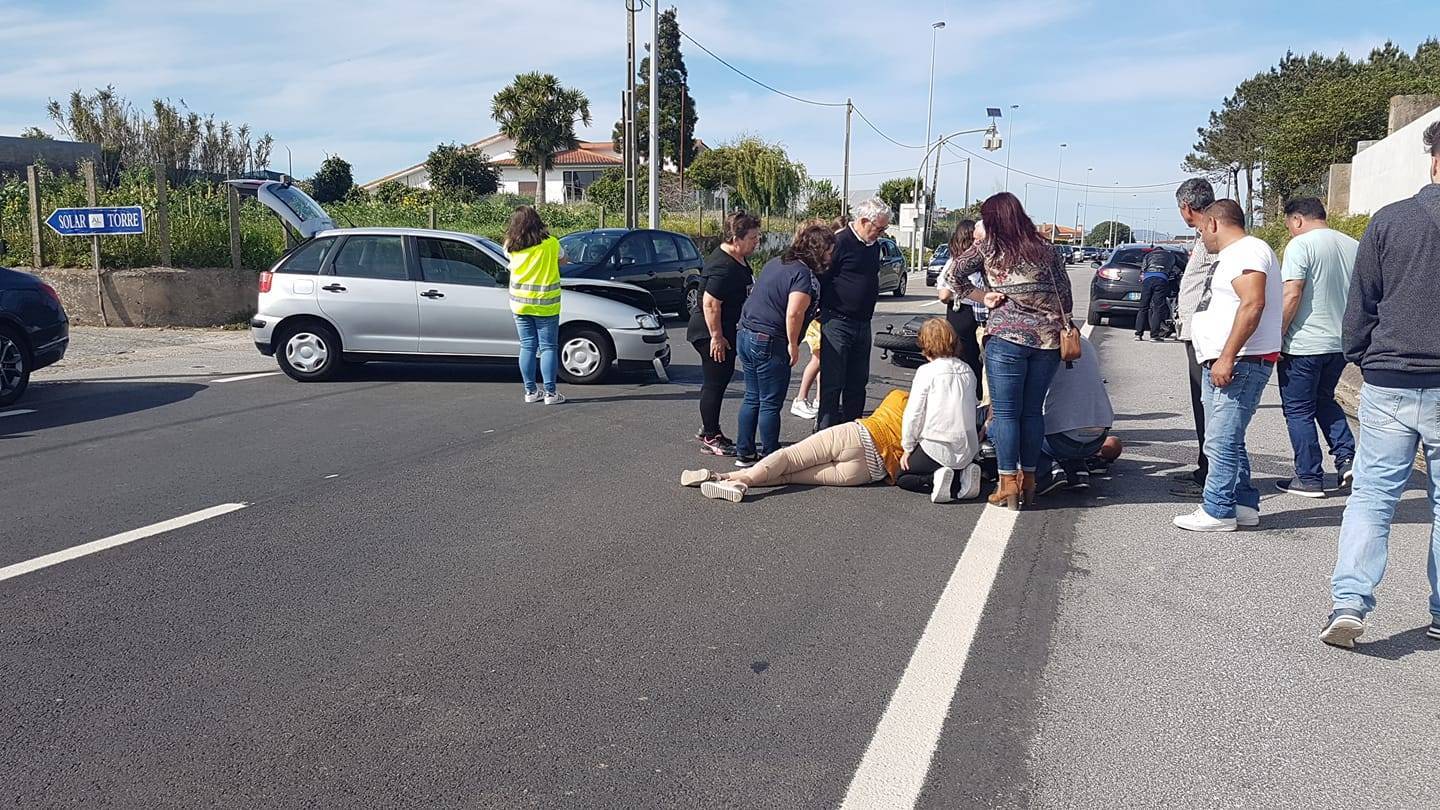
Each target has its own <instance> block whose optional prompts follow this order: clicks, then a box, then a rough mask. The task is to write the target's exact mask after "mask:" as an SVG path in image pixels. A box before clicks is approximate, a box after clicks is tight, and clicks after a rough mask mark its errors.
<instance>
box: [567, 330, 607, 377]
mask: <svg viewBox="0 0 1440 810" xmlns="http://www.w3.org/2000/svg"><path fill="white" fill-rule="evenodd" d="M560 364H561V365H563V366H564V367H565V370H566V371H568V372H570V373H571V374H574V375H575V376H576V377H588V376H590V375H591V374H594V373H595V371H596V370H597V369H599V368H600V347H599V346H597V345H595V341H593V340H590V339H589V338H571V339H570V340H568V341H566V342H565V345H564V347H562V348H561V349H560Z"/></svg>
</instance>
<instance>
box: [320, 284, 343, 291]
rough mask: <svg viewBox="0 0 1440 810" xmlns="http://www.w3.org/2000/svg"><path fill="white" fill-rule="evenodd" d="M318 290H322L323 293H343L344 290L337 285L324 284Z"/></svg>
mask: <svg viewBox="0 0 1440 810" xmlns="http://www.w3.org/2000/svg"><path fill="white" fill-rule="evenodd" d="M320 289H322V290H324V291H325V292H345V288H344V287H342V286H340V285H339V284H326V285H325V286H324V287H321V288H320Z"/></svg>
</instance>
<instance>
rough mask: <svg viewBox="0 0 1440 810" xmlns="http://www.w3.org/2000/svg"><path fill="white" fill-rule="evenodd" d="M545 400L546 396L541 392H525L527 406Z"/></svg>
mask: <svg viewBox="0 0 1440 810" xmlns="http://www.w3.org/2000/svg"><path fill="white" fill-rule="evenodd" d="M544 398H545V395H544V394H542V393H540V391H539V390H535V391H526V392H525V404H527V405H528V404H530V403H532V402H539V401H540V400H542V399H544Z"/></svg>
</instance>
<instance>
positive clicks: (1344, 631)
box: [1320, 608, 1435, 650]
mask: <svg viewBox="0 0 1440 810" xmlns="http://www.w3.org/2000/svg"><path fill="white" fill-rule="evenodd" d="M1430 629H1431V630H1432V631H1433V630H1434V629H1435V625H1434V624H1432V625H1430ZM1364 633H1365V614H1363V613H1361V612H1360V611H1358V610H1355V609H1354V608H1336V609H1335V610H1333V611H1331V613H1330V618H1329V619H1328V620H1327V621H1326V622H1325V628H1324V629H1323V630H1321V631H1320V640H1321V641H1323V642H1325V643H1326V644H1329V645H1331V646H1333V647H1344V648H1345V649H1347V650H1348V649H1350V648H1351V647H1354V646H1355V639H1357V638H1359V637H1360V636H1361V635H1363V634H1364Z"/></svg>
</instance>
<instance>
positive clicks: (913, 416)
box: [900, 357, 980, 470]
mask: <svg viewBox="0 0 1440 810" xmlns="http://www.w3.org/2000/svg"><path fill="white" fill-rule="evenodd" d="M975 404H976V403H975V372H973V371H971V370H970V367H969V366H968V365H966V364H965V361H963V360H961V359H959V358H957V357H942V358H940V359H939V360H932V361H930V362H929V363H926V364H925V365H923V366H921V367H920V368H918V369H916V370H915V381H914V382H913V383H912V384H911V386H910V401H909V402H908V403H906V405H905V421H904V423H903V425H902V426H901V429H900V446H901V447H902V448H904V449H905V450H906V451H911V450H914V449H915V448H916V447H917V446H918V447H919V448H920V449H922V450H924V451H925V455H927V456H929V457H930V458H932V459H934V460H935V461H936V462H938V463H940V464H942V465H944V466H946V467H950V468H952V469H957V470H958V469H963V468H964V467H966V466H968V465H969V464H970V462H971V460H972V459H974V458H975V452H976V450H977V449H979V446H980V442H979V439H978V438H977V437H976V435H975Z"/></svg>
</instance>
